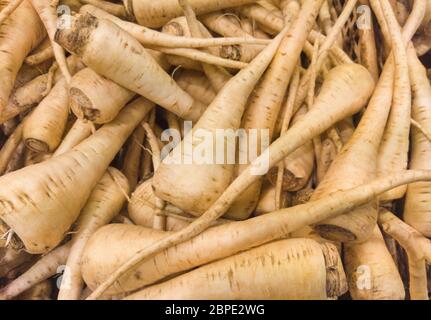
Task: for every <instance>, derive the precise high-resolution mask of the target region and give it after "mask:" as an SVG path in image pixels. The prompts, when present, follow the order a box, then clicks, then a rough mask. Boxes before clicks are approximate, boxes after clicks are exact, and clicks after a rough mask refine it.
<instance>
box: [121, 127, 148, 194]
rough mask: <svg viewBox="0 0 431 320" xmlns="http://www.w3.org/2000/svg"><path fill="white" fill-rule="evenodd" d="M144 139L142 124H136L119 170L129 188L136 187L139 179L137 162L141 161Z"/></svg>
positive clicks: (133, 188)
mask: <svg viewBox="0 0 431 320" xmlns="http://www.w3.org/2000/svg"><path fill="white" fill-rule="evenodd" d="M144 139H145V130H144V128H143V127H142V125H140V126H138V127H137V128H136V129H135V131H134V132H133V133H132V135H131V136H130V138H129V142H128V144H127V151H126V155H125V156H124V162H123V167H122V170H121V172H123V173H124V175H125V176H126V177H127V180H128V181H129V186H130V190H131V191H133V190H135V188H136V185H137V184H138V180H139V164H140V161H141V154H142V146H143V143H144Z"/></svg>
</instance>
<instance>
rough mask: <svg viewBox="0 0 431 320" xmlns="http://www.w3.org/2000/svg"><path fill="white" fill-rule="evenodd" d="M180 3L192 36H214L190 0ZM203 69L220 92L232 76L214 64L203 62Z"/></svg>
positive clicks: (213, 51)
mask: <svg viewBox="0 0 431 320" xmlns="http://www.w3.org/2000/svg"><path fill="white" fill-rule="evenodd" d="M178 3H179V4H180V6H181V8H182V9H183V11H184V16H185V18H186V22H187V27H188V28H189V30H190V34H191V36H192V37H202V36H203V37H210V38H211V37H212V35H211V33H210V32H209V31H208V30H206V29H205V27H204V26H203V25H202V24H201V23H200V22H199V20H198V19H197V18H196V14H195V12H194V11H193V8H192V7H191V5H190V2H189V1H188V0H179V1H178ZM223 48H226V46H224V47H222V48H221V51H223ZM209 52H211V53H215V54H219V53H220V52H215V50H214V49H212V50H209ZM231 59H237V57H231ZM202 69H203V71H204V73H205V75H206V76H207V77H208V79H209V80H210V82H211V85H212V86H213V88H214V89H215V90H216V91H217V92H219V91H220V90H221V89H222V88H223V87H224V86H225V84H226V83H227V82H228V81H229V80H230V79H231V78H232V76H231V75H230V74H229V72H228V71H226V70H225V69H224V68H222V67H221V66H215V65H212V64H208V63H203V64H202Z"/></svg>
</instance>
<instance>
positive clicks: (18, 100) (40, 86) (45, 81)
mask: <svg viewBox="0 0 431 320" xmlns="http://www.w3.org/2000/svg"><path fill="white" fill-rule="evenodd" d="M67 62H68V65H69V69H70V71H71V72H72V73H75V72H77V71H79V70H81V69H82V68H84V67H85V66H84V65H83V64H82V62H81V61H80V60H79V59H78V58H77V57H76V56H70V57H69V58H68V59H67ZM49 72H51V71H49ZM50 77H51V75H50V74H49V73H45V74H42V75H40V76H38V77H36V78H34V79H32V80H31V81H29V82H27V83H25V84H24V85H23V86H21V87H19V88H17V89H16V90H15V91H14V92H13V93H12V94H11V96H10V97H9V102H8V104H7V106H6V108H5V110H4V111H3V112H2V113H0V123H4V122H5V121H8V120H9V119H12V118H13V117H15V116H16V115H18V114H20V113H22V112H25V111H26V110H28V109H29V108H31V107H32V106H34V105H35V104H37V103H39V102H40V101H42V99H43V98H44V97H45V96H46V95H47V94H48V93H49V90H48V86H49V82H50V79H49V78H50ZM52 78H53V79H51V80H52V82H54V83H55V82H58V81H59V80H60V79H62V78H63V77H62V75H61V73H60V72H55V74H54V75H52Z"/></svg>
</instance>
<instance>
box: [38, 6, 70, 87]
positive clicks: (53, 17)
mask: <svg viewBox="0 0 431 320" xmlns="http://www.w3.org/2000/svg"><path fill="white" fill-rule="evenodd" d="M29 1H30V2H31V4H32V6H33V8H34V9H35V10H36V12H37V14H38V15H39V17H40V19H41V20H42V22H43V24H44V26H45V29H46V31H47V33H48V37H49V39H50V40H51V45H52V49H53V52H54V57H55V60H56V62H57V64H58V67H59V69H60V70H61V73H62V74H63V76H64V78H65V79H66V82H67V83H69V82H70V79H71V78H72V75H71V72H70V70H69V67H68V65H67V61H66V54H65V52H64V49H63V48H62V47H61V46H60V45H58V44H57V43H56V42H55V41H54V36H55V30H56V27H57V26H58V25H60V24H61V22H60V23H59V22H58V18H57V6H56V5H55V3H51V1H45V0H29ZM64 23H68V22H64Z"/></svg>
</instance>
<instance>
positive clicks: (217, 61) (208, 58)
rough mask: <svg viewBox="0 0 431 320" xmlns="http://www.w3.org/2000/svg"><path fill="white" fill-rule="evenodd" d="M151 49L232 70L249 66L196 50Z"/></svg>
mask: <svg viewBox="0 0 431 320" xmlns="http://www.w3.org/2000/svg"><path fill="white" fill-rule="evenodd" d="M151 48H152V49H154V50H157V51H160V52H163V53H166V54H169V55H174V56H180V57H183V58H188V59H191V60H192V61H197V62H202V63H207V64H210V65H213V66H218V67H224V68H231V69H243V68H245V67H246V66H247V64H246V63H244V62H241V61H234V60H229V59H225V58H222V57H217V56H214V55H211V54H209V53H206V52H202V51H199V50H196V49H189V48H164V47H151Z"/></svg>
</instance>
